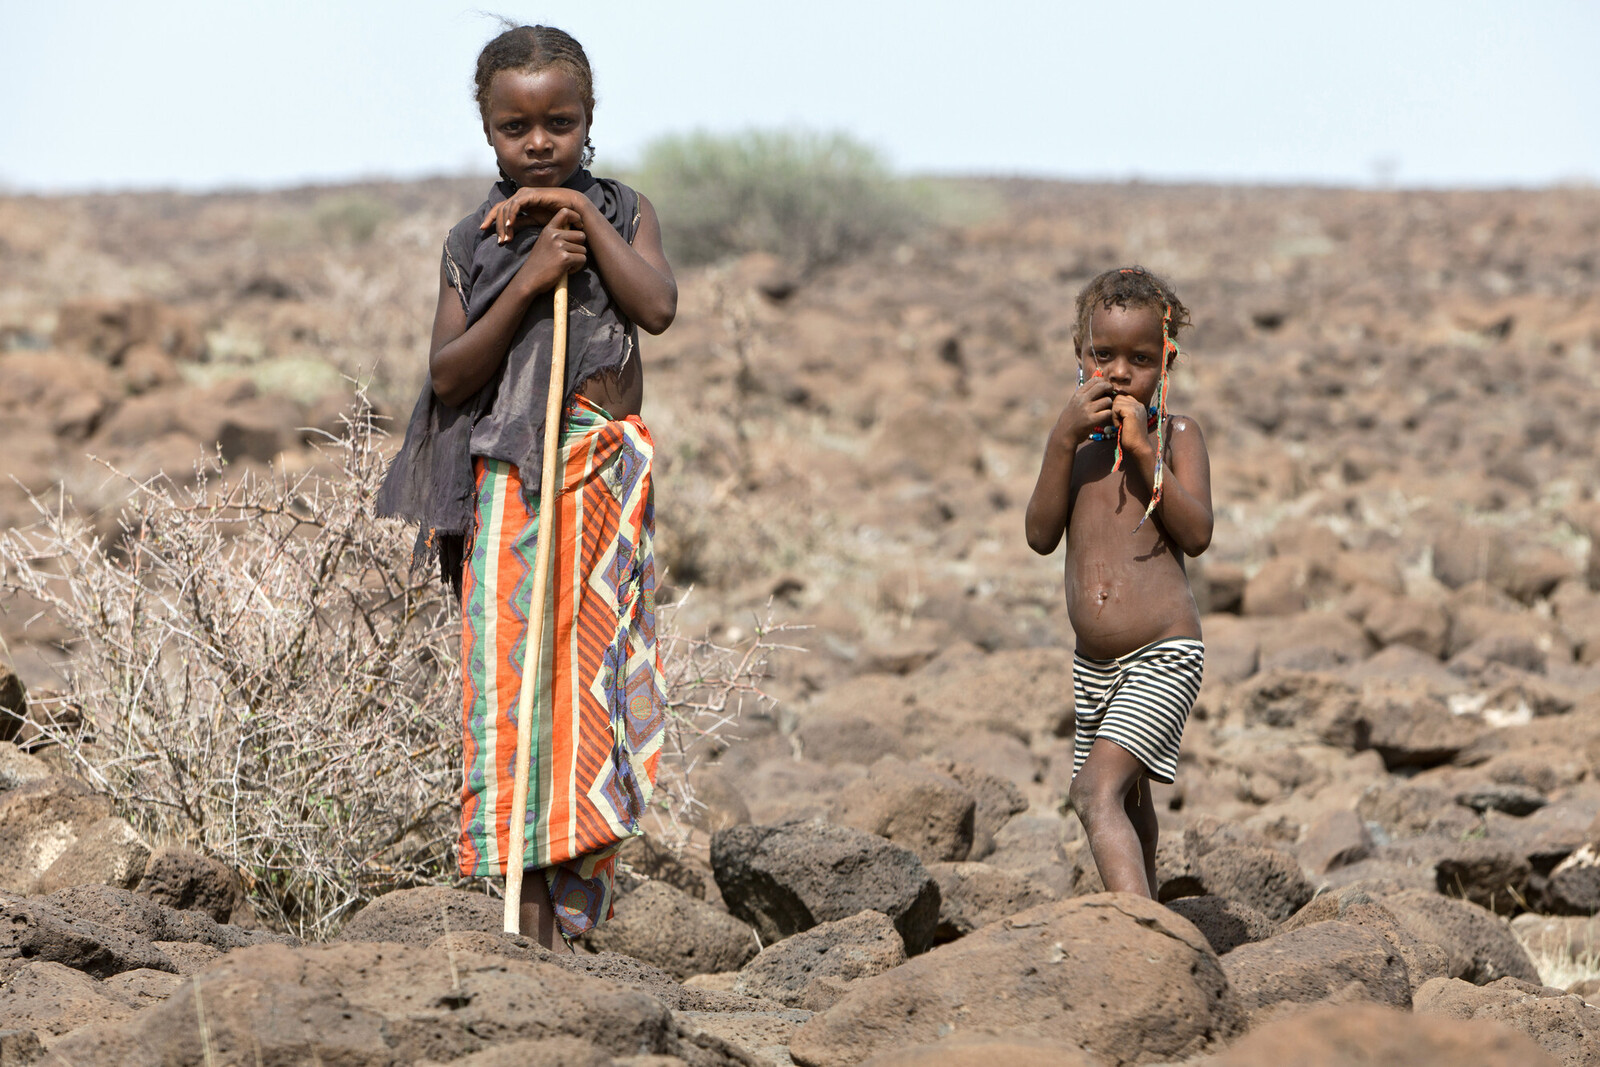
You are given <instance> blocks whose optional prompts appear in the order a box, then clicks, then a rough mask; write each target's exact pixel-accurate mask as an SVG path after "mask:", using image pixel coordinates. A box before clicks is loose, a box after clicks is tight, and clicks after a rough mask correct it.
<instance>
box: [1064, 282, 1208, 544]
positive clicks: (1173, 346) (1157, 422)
mask: <svg viewBox="0 0 1600 1067" xmlns="http://www.w3.org/2000/svg"><path fill="white" fill-rule="evenodd" d="M1118 273H1119V274H1138V275H1143V276H1145V277H1150V272H1149V271H1147V270H1145V269H1144V268H1142V267H1123V268H1122V270H1120V271H1119V272H1118ZM1089 347H1090V349H1091V350H1092V349H1093V347H1094V337H1093V335H1092V334H1091V336H1090V339H1089ZM1180 355H1182V352H1181V350H1180V349H1179V348H1178V342H1177V341H1175V340H1173V339H1172V303H1171V302H1170V301H1168V300H1163V301H1162V302H1161V381H1160V384H1158V385H1157V386H1156V402H1155V403H1154V404H1153V405H1151V406H1150V421H1149V423H1147V424H1146V426H1145V429H1146V430H1147V431H1148V430H1154V431H1155V433H1156V472H1155V475H1154V477H1152V478H1151V479H1150V503H1149V505H1148V506H1147V507H1146V508H1145V509H1144V514H1143V515H1141V516H1140V517H1139V525H1138V526H1135V527H1134V528H1133V530H1134V532H1135V533H1138V532H1139V529H1140V528H1141V527H1143V526H1144V523H1145V520H1146V519H1148V518H1149V517H1150V516H1151V515H1152V514H1153V513H1154V512H1155V510H1156V505H1157V504H1159V503H1161V482H1162V475H1163V474H1164V473H1165V467H1166V462H1165V460H1166V451H1167V384H1168V375H1167V372H1168V371H1169V370H1170V369H1171V368H1172V364H1173V361H1175V360H1176V359H1177V358H1178V357H1179V356H1180ZM1078 384H1080V385H1081V384H1083V365H1082V364H1081V363H1080V364H1079V365H1078ZM1113 435H1115V437H1116V442H1117V445H1116V457H1115V459H1114V460H1113V461H1112V464H1111V469H1112V470H1114V471H1119V470H1121V469H1122V436H1121V434H1118V433H1117V431H1116V428H1115V427H1113V426H1107V427H1105V428H1104V429H1102V430H1097V431H1095V432H1094V433H1092V434H1090V435H1089V439H1090V440H1091V441H1104V440H1106V439H1107V438H1110V437H1112V436H1113Z"/></svg>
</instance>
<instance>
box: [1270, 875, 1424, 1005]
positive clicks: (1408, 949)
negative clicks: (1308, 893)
mask: <svg viewBox="0 0 1600 1067" xmlns="http://www.w3.org/2000/svg"><path fill="white" fill-rule="evenodd" d="M1329 920H1338V921H1339V922H1343V923H1347V924H1349V925H1351V926H1360V927H1362V928H1364V929H1367V930H1371V931H1372V932H1373V933H1375V934H1377V935H1378V936H1379V937H1382V938H1383V939H1384V940H1385V941H1387V942H1388V943H1389V947H1390V948H1392V949H1393V950H1394V951H1395V953H1396V954H1397V955H1398V956H1399V957H1400V958H1401V960H1403V961H1404V962H1405V965H1406V975H1407V977H1408V979H1409V980H1410V983H1411V991H1412V992H1413V993H1415V992H1416V990H1417V987H1418V986H1420V985H1421V984H1422V983H1423V982H1426V981H1427V980H1428V979H1430V978H1441V977H1444V975H1445V973H1446V972H1447V970H1448V969H1449V962H1450V961H1449V956H1448V955H1447V954H1446V953H1445V950H1444V949H1442V948H1440V947H1439V946H1438V945H1435V944H1432V943H1430V942H1426V941H1421V940H1419V939H1418V938H1416V937H1415V936H1413V935H1412V934H1411V933H1410V932H1409V931H1407V930H1406V928H1405V927H1404V926H1402V925H1401V923H1400V920H1399V918H1398V917H1397V916H1396V915H1395V913H1394V912H1392V911H1390V910H1389V909H1388V908H1387V907H1385V906H1384V905H1383V904H1382V903H1381V901H1380V900H1377V899H1374V898H1373V897H1372V896H1371V895H1369V894H1368V893H1367V892H1366V891H1364V890H1362V889H1358V888H1354V887H1347V888H1345V889H1342V890H1341V889H1336V890H1333V891H1332V892H1329V893H1324V894H1322V895H1321V896H1318V897H1317V898H1315V899H1314V900H1312V901H1311V903H1309V904H1307V905H1306V906H1305V907H1303V908H1301V909H1300V910H1299V911H1297V912H1295V913H1294V914H1293V915H1291V916H1290V917H1289V919H1288V921H1286V922H1285V923H1284V924H1283V929H1284V930H1285V931H1286V932H1287V931H1290V930H1299V929H1302V928H1304V927H1307V926H1310V925H1312V924H1313V923H1319V922H1327V921H1329Z"/></svg>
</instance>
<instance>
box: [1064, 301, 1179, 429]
mask: <svg viewBox="0 0 1600 1067" xmlns="http://www.w3.org/2000/svg"><path fill="white" fill-rule="evenodd" d="M1162 348H1163V344H1162V337H1161V309H1160V308H1157V307H1140V306H1137V305H1134V306H1130V307H1121V306H1119V305H1116V304H1113V305H1111V306H1110V307H1105V306H1103V305H1102V306H1100V307H1096V308H1095V309H1094V315H1093V316H1092V317H1091V318H1090V319H1089V336H1088V337H1087V338H1085V339H1084V340H1083V342H1082V343H1081V344H1080V346H1079V350H1078V356H1079V358H1080V359H1081V360H1082V361H1083V373H1084V376H1085V377H1091V376H1093V375H1094V374H1095V373H1096V372H1099V374H1100V375H1101V377H1103V378H1105V379H1106V381H1108V382H1110V383H1111V388H1112V390H1113V391H1114V392H1115V393H1116V394H1118V395H1121V394H1126V395H1128V396H1131V397H1133V398H1135V399H1136V400H1138V401H1139V402H1140V403H1141V404H1145V405H1147V406H1148V405H1149V403H1150V400H1151V398H1152V397H1154V396H1155V392H1156V386H1157V385H1159V384H1160V383H1161V359H1162V356H1163V352H1162Z"/></svg>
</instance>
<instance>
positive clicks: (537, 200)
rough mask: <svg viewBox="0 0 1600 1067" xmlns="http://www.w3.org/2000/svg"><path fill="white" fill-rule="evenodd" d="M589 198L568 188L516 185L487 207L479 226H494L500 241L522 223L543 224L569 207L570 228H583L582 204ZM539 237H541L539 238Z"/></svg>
mask: <svg viewBox="0 0 1600 1067" xmlns="http://www.w3.org/2000/svg"><path fill="white" fill-rule="evenodd" d="M580 200H581V201H583V202H584V203H585V204H587V203H588V202H589V198H588V197H586V196H584V195H583V194H582V193H578V192H574V191H573V190H571V189H561V188H554V189H546V188H534V187H527V188H522V189H518V190H517V191H516V192H514V193H512V194H511V195H510V196H508V197H506V198H505V199H504V200H502V201H500V203H498V204H496V205H495V206H494V207H492V208H490V209H489V213H488V214H487V215H485V216H484V218H483V221H482V222H480V223H479V224H478V229H480V230H487V229H489V228H491V227H493V228H494V231H495V235H496V236H497V237H498V238H499V239H500V243H501V244H505V243H506V242H507V241H509V240H511V235H512V234H514V233H516V232H517V230H519V229H521V228H522V227H524V226H545V225H548V224H549V223H550V222H551V220H552V219H554V218H555V216H556V213H557V212H559V211H563V210H566V211H570V212H571V213H572V215H573V218H574V220H575V224H574V226H573V227H572V228H573V229H578V230H581V229H583V216H582V214H581V212H582V210H583V206H582V205H581V204H579V203H578V201H580ZM541 239H542V238H541Z"/></svg>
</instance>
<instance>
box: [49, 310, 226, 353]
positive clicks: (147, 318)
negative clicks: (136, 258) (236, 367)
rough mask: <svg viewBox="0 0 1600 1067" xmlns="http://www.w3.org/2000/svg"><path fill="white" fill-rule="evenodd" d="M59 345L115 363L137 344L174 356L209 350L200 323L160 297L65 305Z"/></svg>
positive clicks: (58, 338)
mask: <svg viewBox="0 0 1600 1067" xmlns="http://www.w3.org/2000/svg"><path fill="white" fill-rule="evenodd" d="M55 340H56V343H57V344H58V345H60V346H61V347H63V348H66V349H70V350H73V351H78V352H84V353H87V354H88V355H91V356H95V357H96V358H99V359H103V360H105V361H106V362H108V363H111V364H113V365H115V364H118V363H120V362H122V357H123V355H124V353H126V352H127V351H128V349H130V348H131V347H133V346H134V345H137V344H141V343H143V344H151V345H154V346H155V347H157V348H158V349H160V350H161V351H163V352H165V353H167V354H168V355H169V356H172V357H173V358H174V359H182V360H194V359H199V358H200V356H201V355H202V354H203V353H204V352H205V339H204V337H203V336H202V335H201V332H200V327H199V326H198V325H197V324H196V323H195V321H194V319H193V318H191V317H190V316H189V315H188V314H187V313H185V312H183V311H179V310H178V309H176V308H172V307H168V306H167V305H165V304H161V303H158V302H156V301H154V300H75V301H72V302H70V303H67V304H63V305H62V306H61V311H60V313H59V317H58V319H57V323H56V336H55Z"/></svg>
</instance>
